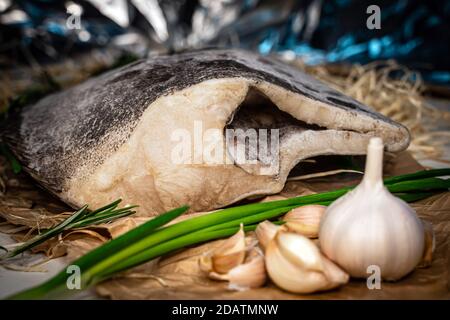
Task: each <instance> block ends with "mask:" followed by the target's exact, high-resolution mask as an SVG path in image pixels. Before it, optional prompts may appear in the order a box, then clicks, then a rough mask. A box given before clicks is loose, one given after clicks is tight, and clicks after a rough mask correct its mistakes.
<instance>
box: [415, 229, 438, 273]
mask: <svg viewBox="0 0 450 320" xmlns="http://www.w3.org/2000/svg"><path fill="white" fill-rule="evenodd" d="M422 223H423V227H424V229H425V244H424V250H423V255H422V261H421V262H420V264H419V267H420V268H426V267H429V266H430V265H431V262H432V261H433V253H434V249H435V248H436V237H435V235H434V230H433V225H432V224H431V223H430V222H428V221H423V220H422Z"/></svg>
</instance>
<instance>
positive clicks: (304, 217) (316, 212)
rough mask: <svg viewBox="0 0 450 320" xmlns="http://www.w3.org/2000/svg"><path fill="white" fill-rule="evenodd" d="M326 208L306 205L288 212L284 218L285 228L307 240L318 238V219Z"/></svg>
mask: <svg viewBox="0 0 450 320" xmlns="http://www.w3.org/2000/svg"><path fill="white" fill-rule="evenodd" d="M326 209H327V207H326V206H321V205H306V206H302V207H298V208H295V209H292V210H291V211H289V212H288V213H287V214H286V215H285V216H284V217H283V221H286V224H285V225H286V227H287V228H288V229H289V230H290V231H293V232H295V233H299V234H301V235H304V236H305V237H308V238H317V237H318V236H319V226H320V219H321V218H322V216H323V214H324V213H325V210H326Z"/></svg>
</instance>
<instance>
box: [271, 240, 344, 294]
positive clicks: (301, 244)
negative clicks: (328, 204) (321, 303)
mask: <svg viewBox="0 0 450 320" xmlns="http://www.w3.org/2000/svg"><path fill="white" fill-rule="evenodd" d="M265 260H266V269H267V272H268V274H269V276H270V278H271V279H272V281H273V282H274V283H275V284H276V285H277V286H279V287H280V288H282V289H284V290H287V291H290V292H294V293H312V292H316V291H322V290H328V289H332V288H335V287H337V286H339V285H341V284H344V283H346V282H347V281H348V275H347V276H346V274H345V272H343V271H342V270H340V269H339V267H337V266H336V265H334V264H333V262H331V261H330V260H328V259H326V258H325V257H324V256H323V255H322V254H321V253H320V251H319V250H318V249H317V247H316V246H315V245H314V243H313V242H312V241H311V240H309V239H308V238H306V237H304V236H302V235H299V234H295V233H289V232H284V231H280V232H279V233H277V235H276V237H275V238H274V239H273V240H272V241H271V242H270V243H269V245H268V246H267V250H266V258H265Z"/></svg>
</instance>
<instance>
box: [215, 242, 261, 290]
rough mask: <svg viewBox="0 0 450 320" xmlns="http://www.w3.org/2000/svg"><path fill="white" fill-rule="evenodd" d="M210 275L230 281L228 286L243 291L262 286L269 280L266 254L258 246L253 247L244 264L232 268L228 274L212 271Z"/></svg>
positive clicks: (216, 278)
mask: <svg viewBox="0 0 450 320" xmlns="http://www.w3.org/2000/svg"><path fill="white" fill-rule="evenodd" d="M209 277H210V278H211V279H215V280H224V281H228V282H229V286H228V287H229V289H231V290H238V291H243V290H248V289H251V288H259V287H262V286H263V285H264V284H265V283H266V281H267V273H266V267H265V264H264V256H263V255H262V253H261V252H260V251H259V250H257V248H253V249H252V250H251V251H250V252H249V253H248V255H247V258H246V259H245V262H244V263H243V264H240V265H238V266H237V267H235V268H233V269H231V270H230V271H229V272H228V273H226V274H218V273H216V272H211V273H209Z"/></svg>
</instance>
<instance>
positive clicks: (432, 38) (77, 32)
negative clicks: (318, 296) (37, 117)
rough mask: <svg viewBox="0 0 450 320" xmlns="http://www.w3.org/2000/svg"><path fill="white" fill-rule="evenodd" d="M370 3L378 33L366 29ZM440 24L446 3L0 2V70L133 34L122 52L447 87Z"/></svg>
mask: <svg viewBox="0 0 450 320" xmlns="http://www.w3.org/2000/svg"><path fill="white" fill-rule="evenodd" d="M373 4H375V5H378V6H379V7H380V9H381V29H379V30H376V29H375V30H370V29H368V28H367V27H366V20H367V19H368V17H369V15H370V14H367V13H366V9H367V7H368V6H369V5H373ZM69 7H70V8H71V10H72V11H70V10H69ZM74 8H75V9H77V10H80V9H81V11H82V13H81V15H80V26H79V27H80V28H77V29H71V28H69V27H68V26H67V19H68V18H69V17H70V16H71V15H73V9H74ZM449 23H450V1H437V0H435V1H419V0H400V1H387V0H386V1H365V0H359V1H356V0H329V1H325V0H307V1H281V0H278V1H273V0H265V1H264V0H242V1H237V0H200V1H197V0H173V1H162V0H160V1H157V0H111V1H94V0H92V1H75V0H74V1H56V0H55V1H54V0H19V1H10V0H0V66H1V64H2V62H3V63H4V64H5V62H4V61H7V64H8V65H9V64H10V61H13V62H14V63H30V59H32V60H35V61H38V62H40V63H46V62H48V61H55V60H58V59H64V57H66V56H68V55H70V54H72V53H74V52H79V51H83V50H89V49H91V48H94V47H108V46H110V45H115V46H117V45H118V44H117V42H116V41H115V39H117V38H118V37H122V38H121V39H122V40H123V39H124V37H127V36H129V35H131V34H139V35H140V36H141V37H134V38H130V39H135V40H129V41H128V42H127V44H128V46H127V48H126V50H135V51H136V50H137V49H136V48H137V47H138V48H139V50H137V51H136V52H135V53H137V55H139V56H142V55H146V54H151V53H153V52H164V51H165V52H174V51H179V50H186V49H190V48H200V47H204V46H219V47H242V48H247V49H251V50H256V51H259V52H260V53H262V54H270V53H274V52H281V53H286V52H288V53H289V54H290V55H291V56H292V55H293V54H294V55H296V56H300V57H301V58H302V59H304V61H305V62H306V63H308V64H312V65H314V64H321V63H340V62H350V63H355V62H358V63H368V62H371V61H375V60H386V59H395V60H397V61H398V62H400V63H402V64H404V65H406V66H408V67H410V68H412V69H414V70H418V71H420V72H421V75H422V77H423V78H424V79H425V80H426V81H427V82H430V83H436V84H443V85H450V72H449V71H450V59H449V57H450V26H449ZM142 39H145V40H142ZM130 41H135V42H138V43H136V44H137V45H138V46H132V48H133V49H130V46H129V44H130V43H129V42H130ZM122 42H123V41H122ZM124 50H125V48H124Z"/></svg>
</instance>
